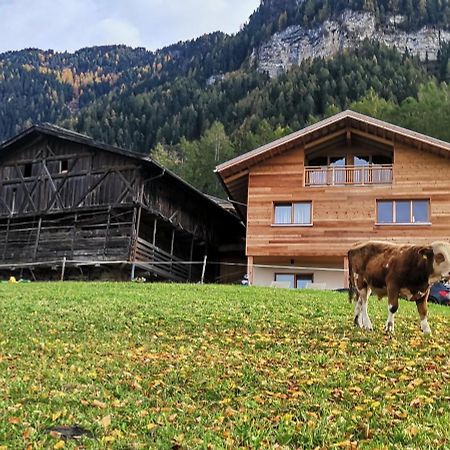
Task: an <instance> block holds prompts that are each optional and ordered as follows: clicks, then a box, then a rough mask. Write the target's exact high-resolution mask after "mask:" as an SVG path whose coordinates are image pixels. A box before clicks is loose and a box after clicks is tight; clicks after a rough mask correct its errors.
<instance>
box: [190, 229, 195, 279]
mask: <svg viewBox="0 0 450 450" xmlns="http://www.w3.org/2000/svg"><path fill="white" fill-rule="evenodd" d="M194 241H195V238H194V237H192V240H191V249H190V252H189V262H190V263H191V264H189V281H192V258H193V257H194Z"/></svg>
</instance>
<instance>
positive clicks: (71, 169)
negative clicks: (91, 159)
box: [48, 158, 78, 209]
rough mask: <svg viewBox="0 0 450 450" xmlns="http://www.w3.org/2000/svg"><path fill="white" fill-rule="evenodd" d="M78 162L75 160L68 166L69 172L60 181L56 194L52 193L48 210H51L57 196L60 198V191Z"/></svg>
mask: <svg viewBox="0 0 450 450" xmlns="http://www.w3.org/2000/svg"><path fill="white" fill-rule="evenodd" d="M77 162H78V158H77V159H75V161H73V163H72V165H71V166H70V168H69V170H68V171H67V172H66V173H65V174H64V179H63V180H62V182H61V183H60V185H59V187H58V190H57V191H56V192H54V193H53V196H52V198H51V199H50V202H49V204H48V209H51V208H52V206H53V204H54V203H55V201H56V198H57V196H59V198H61V196H60V195H59V193H60V191H61V190H62V188H63V187H64V185H65V184H66V181H67V180H68V179H69V175H70V174H71V173H72V171H73V169H74V168H75V166H76V164H77Z"/></svg>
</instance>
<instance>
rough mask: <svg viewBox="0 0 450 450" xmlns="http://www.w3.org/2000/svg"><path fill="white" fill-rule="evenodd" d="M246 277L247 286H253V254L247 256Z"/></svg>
mask: <svg viewBox="0 0 450 450" xmlns="http://www.w3.org/2000/svg"><path fill="white" fill-rule="evenodd" d="M247 277H248V284H249V286H253V281H254V280H253V278H254V268H253V256H249V257H248V258H247Z"/></svg>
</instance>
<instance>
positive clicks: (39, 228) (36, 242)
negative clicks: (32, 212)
mask: <svg viewBox="0 0 450 450" xmlns="http://www.w3.org/2000/svg"><path fill="white" fill-rule="evenodd" d="M41 226H42V217H39V221H38V228H37V232H36V241H35V243H34V250H33V261H35V260H36V256H37V252H38V248H39V239H40V237H41Z"/></svg>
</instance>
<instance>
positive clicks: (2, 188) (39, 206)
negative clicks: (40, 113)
mask: <svg viewBox="0 0 450 450" xmlns="http://www.w3.org/2000/svg"><path fill="white" fill-rule="evenodd" d="M63 161H65V163H64V164H66V165H67V170H65V171H61V164H63ZM138 175H139V171H138V166H137V165H136V163H133V162H130V160H129V159H128V158H123V157H121V156H120V155H114V154H112V153H108V152H102V151H96V150H94V149H90V148H87V147H85V146H82V145H80V144H77V143H71V142H67V141H59V140H57V139H41V140H40V141H39V142H37V143H35V144H34V145H31V146H29V147H28V148H25V149H20V150H18V151H15V152H9V154H8V155H6V156H4V157H3V158H2V159H1V164H0V199H1V201H0V217H7V216H11V215H16V214H18V215H22V214H27V213H28V214H39V213H42V212H52V211H59V210H67V209H71V208H77V207H97V206H105V205H123V204H131V203H132V202H133V201H134V200H136V199H137V196H138V187H139V184H140V183H139V182H140V179H139V176H138Z"/></svg>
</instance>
